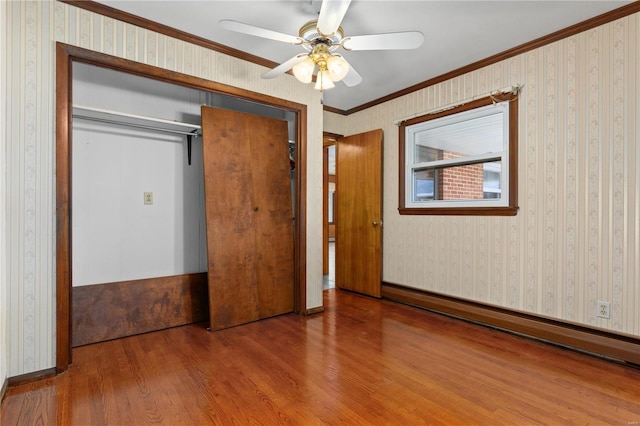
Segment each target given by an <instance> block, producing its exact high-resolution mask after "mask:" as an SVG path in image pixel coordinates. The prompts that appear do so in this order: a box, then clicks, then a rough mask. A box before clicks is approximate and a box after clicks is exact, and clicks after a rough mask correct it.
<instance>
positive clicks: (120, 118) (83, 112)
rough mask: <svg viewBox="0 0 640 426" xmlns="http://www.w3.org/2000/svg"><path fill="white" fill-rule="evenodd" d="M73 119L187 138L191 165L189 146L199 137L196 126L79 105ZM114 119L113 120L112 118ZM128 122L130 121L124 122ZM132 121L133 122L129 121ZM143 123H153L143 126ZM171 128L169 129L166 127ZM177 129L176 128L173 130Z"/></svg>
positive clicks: (189, 156) (198, 126)
mask: <svg viewBox="0 0 640 426" xmlns="http://www.w3.org/2000/svg"><path fill="white" fill-rule="evenodd" d="M73 117H74V118H80V119H83V120H89V121H97V122H99V123H108V124H116V125H119V126H127V127H134V128H138V129H145V130H153V131H158V132H164V133H173V134H178V135H186V136H187V161H188V163H189V165H191V144H192V140H193V137H194V136H195V137H198V136H200V129H201V126H200V125H198V124H189V123H182V122H179V121H171V120H165V119H162V118H155V117H146V116H141V115H135V114H127V113H123V112H119V111H112V110H105V109H99V108H92V107H86V106H80V105H74V106H73ZM114 117H115V118H114ZM125 120H130V121H125ZM131 120H133V121H131ZM144 123H153V124H154V125H151V124H144ZM167 126H171V127H174V128H171V127H167ZM175 127H178V128H175Z"/></svg>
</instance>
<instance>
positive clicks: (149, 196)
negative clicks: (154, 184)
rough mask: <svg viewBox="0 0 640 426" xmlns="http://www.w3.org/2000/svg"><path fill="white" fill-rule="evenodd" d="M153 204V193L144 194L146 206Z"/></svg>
mask: <svg viewBox="0 0 640 426" xmlns="http://www.w3.org/2000/svg"><path fill="white" fill-rule="evenodd" d="M152 204H153V192H145V193H144V205H145V206H150V205H152Z"/></svg>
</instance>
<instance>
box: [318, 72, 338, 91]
mask: <svg viewBox="0 0 640 426" xmlns="http://www.w3.org/2000/svg"><path fill="white" fill-rule="evenodd" d="M334 87H336V85H335V84H333V81H331V78H330V77H329V71H327V70H321V71H319V72H318V75H317V77H316V86H315V89H316V90H326V89H332V88H334Z"/></svg>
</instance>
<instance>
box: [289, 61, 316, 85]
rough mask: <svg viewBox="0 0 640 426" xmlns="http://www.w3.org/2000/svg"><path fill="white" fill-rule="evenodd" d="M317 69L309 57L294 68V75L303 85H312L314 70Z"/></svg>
mask: <svg viewBox="0 0 640 426" xmlns="http://www.w3.org/2000/svg"><path fill="white" fill-rule="evenodd" d="M315 67H316V64H315V63H314V62H313V59H311V58H310V57H307V58H306V59H305V60H304V61H302V62H299V63H297V64H296V65H295V66H294V67H293V69H292V71H293V75H294V76H295V77H296V78H297V79H298V81H300V82H301V83H304V84H307V83H311V80H312V79H313V70H314V69H315Z"/></svg>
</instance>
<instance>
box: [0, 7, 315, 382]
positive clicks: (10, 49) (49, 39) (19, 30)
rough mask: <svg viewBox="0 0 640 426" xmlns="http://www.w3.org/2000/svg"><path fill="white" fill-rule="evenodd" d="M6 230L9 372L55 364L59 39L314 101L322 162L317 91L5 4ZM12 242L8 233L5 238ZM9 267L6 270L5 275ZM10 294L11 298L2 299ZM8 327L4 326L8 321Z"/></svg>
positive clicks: (63, 13)
mask: <svg viewBox="0 0 640 426" xmlns="http://www.w3.org/2000/svg"><path fill="white" fill-rule="evenodd" d="M2 7H3V11H4V12H6V17H5V18H4V19H3V20H2V26H1V27H0V28H1V30H0V31H2V37H1V38H2V50H3V51H2V54H3V56H4V57H6V61H7V67H6V70H5V71H4V72H3V74H2V75H3V79H2V89H3V93H4V94H5V95H6V99H7V100H8V101H9V102H8V106H7V108H6V109H5V110H4V114H3V116H2V123H3V128H2V133H1V137H2V150H3V152H2V154H0V157H1V159H2V160H1V162H0V167H1V170H0V171H1V172H2V173H1V174H2V175H3V176H6V182H4V181H3V189H4V190H5V191H4V192H3V194H2V195H3V198H2V200H1V201H0V202H1V203H2V210H3V216H2V217H1V218H2V221H3V223H2V228H3V229H8V230H9V231H8V233H7V234H6V239H5V238H3V242H5V241H6V242H5V244H6V246H5V247H4V249H5V250H4V251H3V252H2V253H3V254H4V255H3V259H2V261H3V263H2V266H3V270H2V276H1V277H0V279H1V280H2V285H1V286H0V290H1V289H3V288H6V290H7V293H8V294H7V306H6V308H7V310H6V311H4V310H3V312H2V321H6V325H7V333H8V336H7V337H8V348H4V347H3V348H1V349H2V353H0V356H2V358H3V359H5V358H6V359H7V360H8V366H7V369H8V371H7V375H8V376H9V377H13V376H16V375H20V374H25V373H29V372H34V371H40V370H44V369H47V368H51V367H53V366H54V365H55V252H54V250H55V170H54V163H55V42H56V41H60V42H64V43H67V44H72V45H76V46H80V47H84V48H87V49H92V50H96V51H99V52H103V53H107V54H111V55H114V56H119V57H124V58H128V59H131V60H134V61H138V62H143V63H146V64H150V65H154V66H158V67H162V68H166V69H170V70H174V71H178V72H181V73H185V74H190V75H194V76H198V77H202V78H206V79H209V80H214V81H217V82H221V83H224V84H228V85H231V86H236V87H240V88H243V89H248V90H252V91H255V92H260V93H265V94H268V95H272V96H276V97H279V98H284V99H288V100H291V101H294V102H298V103H302V104H306V105H308V109H307V112H308V117H307V131H308V133H307V143H308V158H310V159H314V158H318V159H321V158H322V106H321V104H320V97H319V94H318V92H316V91H315V90H313V89H312V88H311V87H310V86H305V85H301V84H299V83H297V82H296V80H295V79H294V78H293V77H291V76H284V77H282V78H278V79H274V80H269V81H266V80H262V79H260V78H259V77H260V74H261V73H262V72H264V68H263V67H260V66H258V65H255V64H252V63H247V62H244V61H241V60H238V59H235V58H232V57H229V56H226V55H222V54H219V53H217V52H214V51H210V50H207V49H205V48H202V47H199V46H195V45H191V44H189V43H185V42H182V41H179V40H176V39H172V38H170V37H167V36H164V35H160V34H157V33H154V32H151V31H148V30H145V29H143V28H138V27H135V26H132V25H129V24H125V23H123V22H119V21H117V20H114V19H111V18H107V17H104V16H100V15H97V14H94V13H91V12H87V11H84V10H81V9H77V8H75V7H73V6H69V5H66V4H62V3H58V2H54V1H19V2H18V1H16V2H3V5H2ZM307 170H308V173H307V180H308V183H309V184H308V188H307V198H308V200H307V201H308V205H307V209H306V210H307V220H308V229H307V233H308V235H309V241H308V243H307V258H308V263H307V265H306V269H307V285H308V290H307V307H308V308H313V307H317V306H320V305H322V246H321V235H322V222H321V218H322V209H321V208H318V207H317V206H322V202H321V200H322V162H321V161H320V160H318V161H310V162H309V165H308V169H307ZM3 237H4V234H3ZM5 268H6V269H5ZM0 296H2V297H3V296H4V295H0ZM0 324H2V323H1V322H0Z"/></svg>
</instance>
